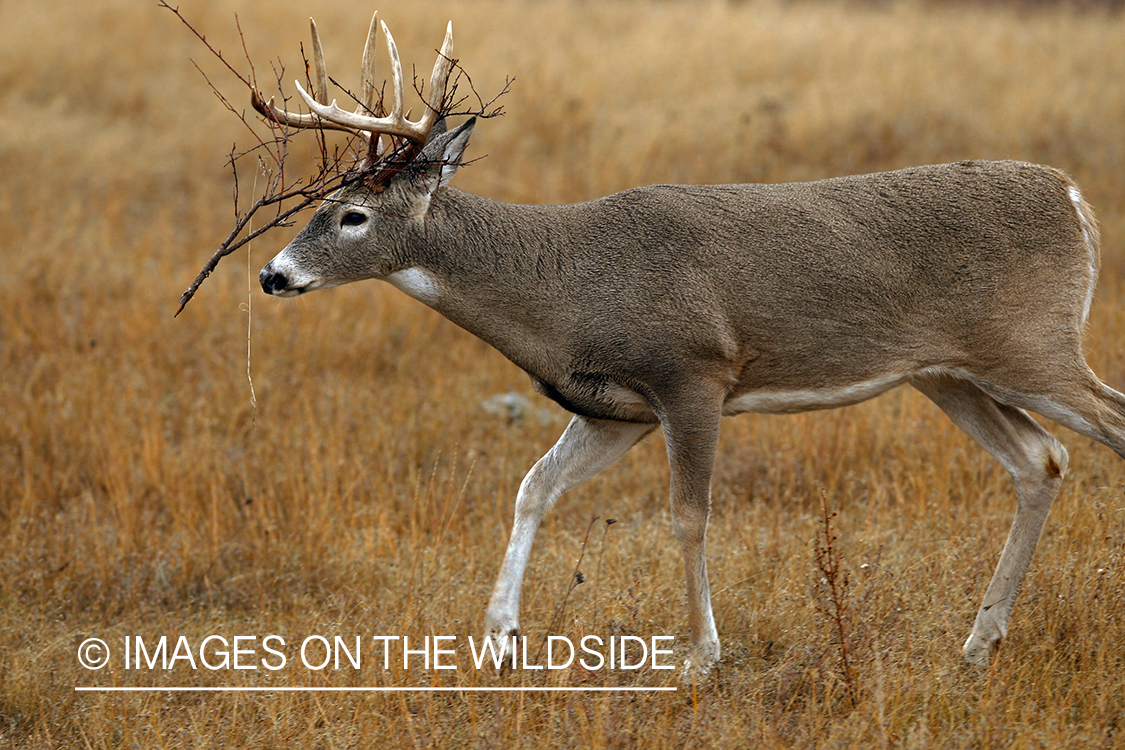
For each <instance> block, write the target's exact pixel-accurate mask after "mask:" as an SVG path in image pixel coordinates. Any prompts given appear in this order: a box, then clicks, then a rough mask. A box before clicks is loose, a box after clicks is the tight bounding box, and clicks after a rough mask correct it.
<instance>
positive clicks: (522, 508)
mask: <svg viewBox="0 0 1125 750" xmlns="http://www.w3.org/2000/svg"><path fill="white" fill-rule="evenodd" d="M655 426H656V425H653V424H642V423H635V422H614V421H607V420H599V419H588V418H586V417H580V416H576V417H574V418H573V419H572V420H570V424H569V425H567V428H566V430H565V431H564V432H563V434H562V437H560V438H559V441H558V442H557V443H555V445H554V447H553V448H551V450H550V451H548V452H547V455H545V456H543V458H541V459H539V462H538V463H536V464H535V466H533V467H532V469H531V471H529V472H528V474H527V476H526V477H524V479H523V483H522V484H520V491H519V495H518V496H517V497H516V514H515V521H514V522H513V524H512V536H511V539H510V540H509V542H508V551H507V552H506V553H505V554H504V562H503V563H502V564H501V565H500V575H499V577H498V578H497V580H496V586H495V587H494V588H493V590H492V598H491V599H490V600H489V602H488V611H487V614H486V617H485V637H486V638H493V639H494V645H495V644H498V646H497V648H498V650H499V649H502V650H503V651H504V653H505V655H506V657H508V658H510V657H511V656H512V654H510V653H508V651H509V646H510V645H511V639H510V638H508V637H507V636H511V635H516V634H518V633H519V611H520V588H521V587H522V585H523V576H524V571H525V570H526V569H527V561H528V558H529V557H530V556H531V545H532V542H533V541H534V540H535V532H536V531H537V530H538V528H539V523H540V522H541V521H542V520H543V516H544V515H545V514H546V513H547V510H548V509H549V508H550V507H551V506H552V505H554V503H555V501H556V500H557V499H558V498H559V496H560V495H562V493H564V492H566V491H567V490H569V489H570V488H572V487H574V486H576V485H579V484H581V483H582V482H584V481H586V480H587V479H589V478H590V477H592V476H594V475H595V474H597V473H598V472H600V471H601V470H602V469H604V468H606V467H607V466H609V465H610V464H612V463H613V462H614V461H616V460H617V459H618V458H620V457H621V456H623V455H624V454H625V453H626V452H627V451H628V450H629V449H630V448H632V447H633V446H634V445H636V444H637V442H638V441H639V440H640V439H641V438H643V437H644V436H645V435H647V434H648V433H649V432H651V431H652V430H653V429H654V428H655Z"/></svg>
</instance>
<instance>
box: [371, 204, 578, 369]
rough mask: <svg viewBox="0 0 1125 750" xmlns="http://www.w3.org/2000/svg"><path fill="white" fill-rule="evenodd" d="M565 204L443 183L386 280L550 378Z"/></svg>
mask: <svg viewBox="0 0 1125 750" xmlns="http://www.w3.org/2000/svg"><path fill="white" fill-rule="evenodd" d="M563 213H565V211H564V210H563V207H558V206H525V205H514V204H505V203H499V202H497V201H493V200H490V199H488V198H482V197H480V196H476V195H472V194H470V193H466V192H463V191H460V190H457V189H456V188H450V187H443V188H442V189H440V190H438V191H437V192H436V193H435V194H434V196H433V199H432V203H431V206H430V209H429V211H428V213H427V215H426V218H425V220H424V221H423V222H421V223H420V224H419V225H418V226H417V231H416V233H415V234H414V235H412V237H411V239H410V241H409V242H408V243H407V245H408V246H407V247H406V248H404V253H403V254H404V258H403V262H402V263H401V264H400V265H402V266H404V267H403V268H402V269H401V270H399V271H397V272H395V273H392V274H390V275H389V276H388V277H387V278H386V280H387V281H388V282H390V283H391V284H393V285H394V286H396V287H398V288H399V289H401V290H402V291H404V292H405V293H407V294H408V295H410V296H412V297H414V298H415V299H418V300H419V301H421V302H423V303H424V304H426V305H428V306H429V307H431V308H433V309H434V310H436V311H438V312H439V313H441V314H442V315H443V316H445V317H446V318H448V319H449V320H451V321H453V322H454V323H456V324H457V325H459V326H461V327H462V328H464V329H465V330H467V331H469V332H470V333H473V334H474V335H476V336H477V337H479V338H481V339H483V340H484V341H486V342H488V343H489V344H491V345H492V346H493V347H495V348H496V349H498V350H499V351H500V352H501V353H503V354H504V355H505V356H507V357H508V358H509V359H511V360H512V361H513V362H515V363H516V364H517V365H519V366H521V367H523V368H524V369H525V370H527V371H529V372H531V373H532V374H533V375H539V376H543V377H550V373H548V372H545V371H544V370H549V369H551V368H550V367H549V366H548V363H547V361H546V360H547V359H549V357H548V352H550V351H551V349H552V348H553V346H554V345H555V343H556V338H557V332H558V331H559V330H565V319H566V308H567V295H566V294H565V292H566V283H565V278H564V269H565V267H566V263H564V262H560V259H562V258H565V256H566V255H567V252H568V250H569V249H570V248H571V247H572V246H573V242H571V241H570V239H569V238H568V237H567V236H566V235H567V232H566V229H565V227H566V222H565V220H564V218H563V216H562V214H563Z"/></svg>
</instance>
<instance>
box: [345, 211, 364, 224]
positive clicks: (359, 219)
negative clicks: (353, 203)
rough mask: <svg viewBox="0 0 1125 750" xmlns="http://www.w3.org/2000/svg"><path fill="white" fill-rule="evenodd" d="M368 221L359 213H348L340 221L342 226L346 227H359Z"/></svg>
mask: <svg viewBox="0 0 1125 750" xmlns="http://www.w3.org/2000/svg"><path fill="white" fill-rule="evenodd" d="M365 221H367V217H366V216H364V215H363V214H361V213H360V212H358V211H348V212H347V213H346V214H344V217H343V218H342V219H340V226H345V227H358V226H359V225H360V224H362V223H363V222H365Z"/></svg>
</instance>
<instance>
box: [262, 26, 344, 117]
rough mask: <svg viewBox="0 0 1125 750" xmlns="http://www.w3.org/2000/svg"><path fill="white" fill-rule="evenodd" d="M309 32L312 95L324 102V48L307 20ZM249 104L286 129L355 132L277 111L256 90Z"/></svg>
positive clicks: (325, 88) (325, 96) (293, 113)
mask: <svg viewBox="0 0 1125 750" xmlns="http://www.w3.org/2000/svg"><path fill="white" fill-rule="evenodd" d="M309 30H310V31H311V32H312V66H313V80H314V86H315V89H314V92H313V93H315V94H316V95H317V96H319V97H320V99H321V101H326V100H327V99H328V69H327V67H326V66H325V64H324V47H323V45H321V43H320V34H319V33H318V32H317V30H316V21H314V20H313V19H311V18H310V19H309ZM298 86H300V84H298ZM250 104H251V105H253V107H254V109H255V110H256V111H257V112H258V114H260V115H262V116H263V117H265V118H266V119H268V120H272V121H274V122H276V123H278V124H280V125H284V126H286V127H290V128H298V129H301V128H323V129H326V130H343V131H346V132H355V131H354V129H353V128H349V127H347V126H344V125H340V124H337V123H334V122H331V121H325V120H323V119H322V118H320V117H319V116H317V115H315V114H309V115H305V114H301V113H299V112H290V111H288V110H285V109H278V108H277V107H276V106H274V103H273V97H270V100H269V101H266V99H265V98H264V97H263V96H262V95H261V93H260V92H259V91H258V90H257V89H252V90H251V92H250ZM361 135H363V134H361ZM364 137H366V136H364Z"/></svg>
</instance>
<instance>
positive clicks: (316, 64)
mask: <svg viewBox="0 0 1125 750" xmlns="http://www.w3.org/2000/svg"><path fill="white" fill-rule="evenodd" d="M309 28H310V29H311V31H312V55H313V59H312V64H313V84H314V85H315V86H316V90H315V91H313V93H314V94H315V95H316V96H317V101H318V102H320V103H321V104H327V103H328V68H327V67H326V66H325V65H324V47H322V46H321V44H320V34H318V33H317V30H316V21H314V20H312V18H311V17H310V18H309Z"/></svg>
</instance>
